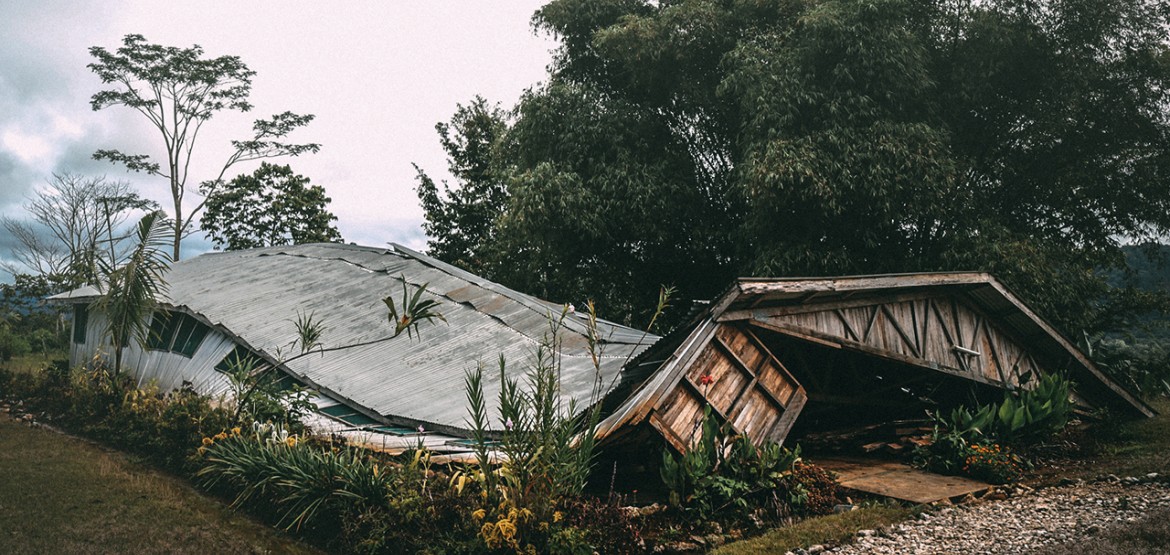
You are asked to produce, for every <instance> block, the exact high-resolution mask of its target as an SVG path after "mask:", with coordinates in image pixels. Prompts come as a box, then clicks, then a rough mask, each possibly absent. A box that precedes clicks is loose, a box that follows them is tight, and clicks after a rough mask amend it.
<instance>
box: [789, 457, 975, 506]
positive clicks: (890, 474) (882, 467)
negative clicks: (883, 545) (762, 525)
mask: <svg viewBox="0 0 1170 555" xmlns="http://www.w3.org/2000/svg"><path fill="white" fill-rule="evenodd" d="M812 462H814V463H816V464H818V465H820V466H821V467H823V468H825V469H826V470H830V471H832V472H834V473H836V474H837V480H838V481H839V482H840V483H841V486H842V487H845V488H849V489H852V490H857V491H861V492H865V493H872V494H876V495H881V496H883V497H892V498H894V499H900V500H902V501H910V502H912V503H934V502H935V501H941V500H943V499H950V500H954V499H956V498H961V497H963V496H966V495H967V494H968V493H971V494H975V495H978V494H980V493H982V492H984V491H987V489H988V488H990V487H991V485H989V484H987V483H984V482H980V481H978V480H972V479H970V478H963V477H961V476H943V475H941V474H933V473H930V472H926V471H923V470H918V469H916V468H913V467H911V466H909V465H907V464H905V463H900V462H896V461H884V460H874V459H860V458H856V459H854V458H818V459H816V460H813V461H812Z"/></svg>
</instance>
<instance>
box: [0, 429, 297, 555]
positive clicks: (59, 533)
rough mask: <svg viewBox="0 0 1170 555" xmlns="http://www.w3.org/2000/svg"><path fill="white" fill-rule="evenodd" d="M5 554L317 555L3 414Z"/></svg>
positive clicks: (0, 540)
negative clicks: (223, 554) (264, 554)
mask: <svg viewBox="0 0 1170 555" xmlns="http://www.w3.org/2000/svg"><path fill="white" fill-rule="evenodd" d="M0 476H3V478H2V479H0V553H6V554H13V555H16V554H22V553H30V554H32V553H77V554H84V553H139V554H146V553H192V554H194V553H198V554H205V553H294V554H296V553H306V554H307V553H318V552H317V551H315V550H313V549H312V548H309V547H306V546H304V545H303V544H301V543H298V542H296V541H294V540H291V539H289V538H287V537H284V536H282V535H281V534H279V533H278V532H276V531H275V530H273V529H271V528H269V527H267V526H264V525H262V524H260V523H258V522H254V521H252V520H249V519H248V518H246V517H244V516H242V515H239V514H234V513H231V512H230V511H228V510H227V508H226V507H225V506H224V505H223V504H222V503H221V502H219V501H217V500H214V499H211V498H208V497H206V496H204V495H201V494H200V493H199V492H197V491H195V490H194V489H193V488H192V487H191V486H190V485H188V484H187V483H186V482H184V481H183V480H180V479H178V478H175V477H172V476H169V475H165V474H162V473H160V472H157V471H155V470H152V469H150V468H147V467H144V466H142V465H139V464H137V463H135V462H133V461H131V460H129V459H127V458H126V457H125V456H124V455H122V454H120V453H118V452H115V451H111V450H108V449H104V448H101V447H98V446H96V445H94V444H91V443H89V442H86V441H83V440H79V439H75V438H72V437H69V436H64V435H61V434H57V433H54V432H51V431H48V430H44V429H34V428H29V427H28V426H25V425H24V424H21V423H18V422H16V421H14V420H12V419H11V418H10V417H9V416H8V415H7V414H6V413H3V414H0Z"/></svg>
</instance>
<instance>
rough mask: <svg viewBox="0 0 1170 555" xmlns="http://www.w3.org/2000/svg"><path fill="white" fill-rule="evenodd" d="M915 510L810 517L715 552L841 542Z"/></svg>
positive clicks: (740, 554)
mask: <svg viewBox="0 0 1170 555" xmlns="http://www.w3.org/2000/svg"><path fill="white" fill-rule="evenodd" d="M913 514H915V510H914V509H911V508H906V507H898V506H873V507H865V508H862V509H858V510H856V511H851V512H848V513H839V514H835V515H829V516H823V517H818V518H810V519H808V520H803V521H800V522H798V523H796V524H793V525H792V526H785V527H783V528H777V529H775V530H771V531H769V532H767V533H765V534H764V535H762V536H759V537H756V538H751V539H747V540H743V541H738V542H734V543H729V544H727V545H725V546H723V547H721V548H719V549H716V550H715V551H714V552H713V554H714V555H751V554H768V553H780V554H783V553H787V552H788V551H792V550H794V549H798V548H805V547H809V546H812V545H817V544H826V543H833V544H837V543H842V542H844V541H847V540H849V539H850V538H852V537H853V535H854V534H855V533H857V531H858V530H876V529H879V528H884V527H886V526H889V525H891V524H894V523H897V522H901V521H903V520H906V519H907V518H909V517H910V516H911V515H913Z"/></svg>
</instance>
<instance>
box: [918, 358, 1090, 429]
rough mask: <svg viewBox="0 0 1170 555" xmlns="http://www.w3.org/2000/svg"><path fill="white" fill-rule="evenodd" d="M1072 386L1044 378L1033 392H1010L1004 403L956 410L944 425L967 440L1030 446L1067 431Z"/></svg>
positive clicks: (1055, 378) (1062, 380)
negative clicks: (979, 438) (1065, 427)
mask: <svg viewBox="0 0 1170 555" xmlns="http://www.w3.org/2000/svg"><path fill="white" fill-rule="evenodd" d="M1070 388H1071V383H1070V382H1069V381H1068V380H1067V379H1065V378H1064V377H1063V376H1061V375H1059V374H1049V375H1046V376H1042V377H1041V378H1040V379H1039V380H1037V381H1036V384H1035V386H1034V387H1032V388H1031V389H1023V390H1019V391H1008V392H1005V393H1004V396H1003V401H1001V402H1000V403H993V404H990V405H984V406H982V407H978V408H976V409H975V410H974V411H972V410H969V409H967V408H966V407H962V406H961V407H958V408H956V409H954V410H953V411H952V412H951V414H950V418H949V419H942V420H941V422H940V423H941V424H942V425H943V426H944V427H946V428H947V429H948V430H954V431H957V432H958V433H960V434H961V435H963V436H964V437H968V438H978V437H982V438H987V439H988V440H991V441H999V442H1005V443H1008V444H1027V443H1030V442H1035V441H1039V440H1043V439H1046V438H1048V437H1051V436H1052V435H1053V434H1055V433H1057V432H1059V431H1061V430H1063V429H1064V426H1065V425H1066V424H1068V419H1069V417H1070V416H1071V415H1072V409H1073V404H1072V400H1071V399H1070V397H1069V393H1070Z"/></svg>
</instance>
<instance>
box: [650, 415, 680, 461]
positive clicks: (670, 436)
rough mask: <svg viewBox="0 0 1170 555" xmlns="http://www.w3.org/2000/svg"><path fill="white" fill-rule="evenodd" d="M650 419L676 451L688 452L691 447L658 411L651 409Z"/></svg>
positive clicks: (652, 424) (651, 423)
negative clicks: (667, 423)
mask: <svg viewBox="0 0 1170 555" xmlns="http://www.w3.org/2000/svg"><path fill="white" fill-rule="evenodd" d="M648 420H649V422H650V425H651V426H653V427H654V429H655V430H658V433H660V434H662V437H663V438H665V439H666V442H667V443H669V444H670V445H671V446H672V447H674V448H675V450H676V451H678V452H679V453H686V452H687V450H688V449H689V447H688V446H687V444H686V442H685V441H683V439H682V438H681V437H678V434H676V433H674V430H672V429H670V426H667V425H666V422H664V421H663V420H662V417H660V416H658V411H650V417H649V418H648Z"/></svg>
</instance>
